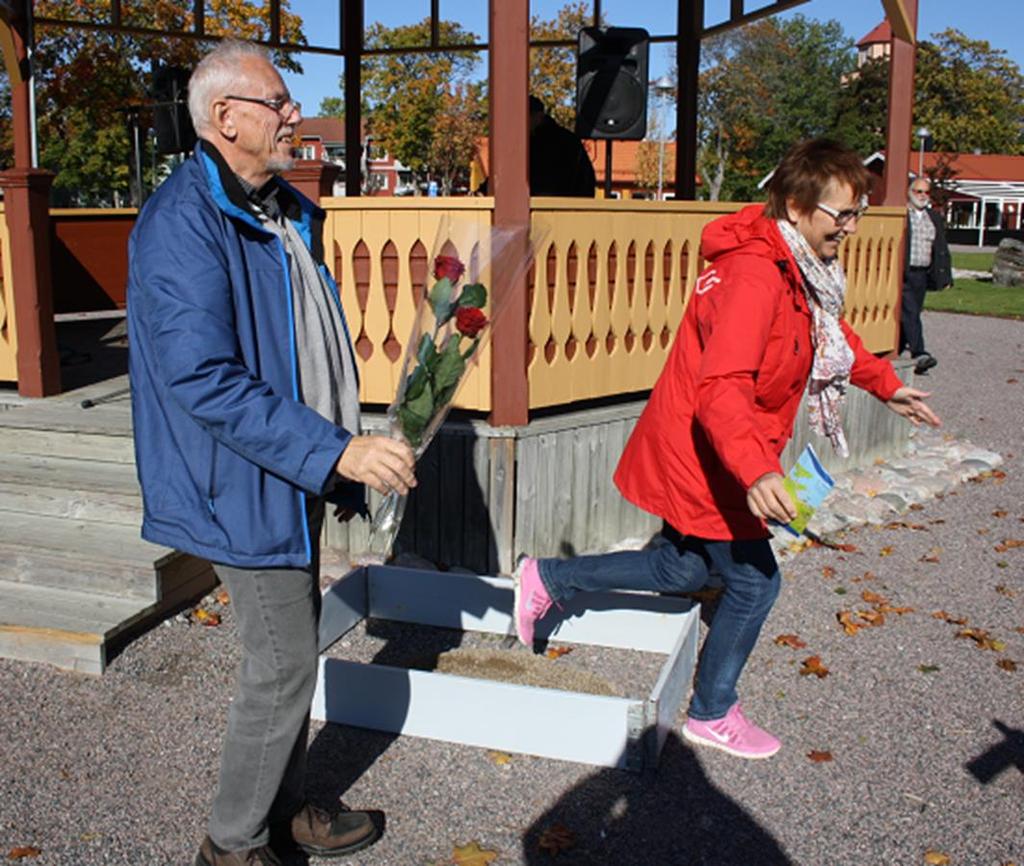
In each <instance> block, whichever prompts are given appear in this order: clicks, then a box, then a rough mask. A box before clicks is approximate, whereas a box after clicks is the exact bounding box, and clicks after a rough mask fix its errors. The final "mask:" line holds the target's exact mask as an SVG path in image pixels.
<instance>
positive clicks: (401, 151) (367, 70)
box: [328, 18, 487, 183]
mask: <svg viewBox="0 0 1024 866" xmlns="http://www.w3.org/2000/svg"><path fill="white" fill-rule="evenodd" d="M438 26H439V30H440V38H439V41H440V43H441V44H442V45H466V44H471V43H475V42H479V37H477V35H476V34H474V33H471V32H469V31H468V30H465V29H463V28H462V27H461V26H460V25H459V24H457V23H455V22H454V21H440V22H438ZM364 42H365V46H366V48H367V49H374V48H392V49H400V48H402V47H410V48H412V47H416V46H422V45H427V44H429V42H430V19H429V18H425V19H424V20H423V21H421V22H419V23H418V24H410V25H405V26H401V27H385V26H384V25H383V24H381V23H380V22H376V23H374V24H372V25H370V26H369V27H368V28H367V30H366V35H365V40H364ZM476 65H477V56H476V54H475V53H473V52H469V51H449V50H444V49H441V50H439V51H436V52H423V51H415V52H409V53H394V54H372V55H368V56H366V57H364V58H363V69H362V79H363V93H362V97H363V104H362V109H363V116H364V117H365V118H366V123H367V127H368V129H369V132H370V134H372V135H373V138H374V140H375V141H376V142H377V143H378V144H379V145H381V147H383V148H384V149H385V150H386V151H387V152H388V153H390V154H391V155H392V156H394V157H395V158H396V159H398V160H400V161H401V162H402V163H403V164H405V165H406V166H407V167H408V168H410V169H411V170H412V172H413V174H414V176H415V177H416V179H417V180H418V181H425V180H427V179H435V180H438V181H439V182H440V183H444V182H445V179H446V178H447V179H448V182H449V183H451V182H453V181H452V178H453V177H454V174H453V171H454V169H453V168H452V159H453V153H455V152H456V151H458V152H459V153H461V150H460V145H457V144H455V143H453V142H444V141H441V140H440V138H441V136H442V135H452V134H453V132H455V129H454V126H455V125H454V124H453V123H452V122H450V120H449V119H448V118H446V117H445V112H446V111H455V112H457V114H458V116H459V118H460V122H459V129H458V131H457V134H458V136H459V137H460V139H461V138H463V137H465V136H467V135H468V136H473V137H476V136H479V135H483V134H485V132H486V113H487V112H486V103H485V102H484V100H483V89H482V88H481V87H478V86H475V85H473V83H472V74H473V72H474V71H475V67H476ZM332 105H333V106H335V107H339V106H337V104H336V103H333V104H332ZM328 107H331V106H330V105H329V106H328ZM466 124H468V127H466V128H463V126H464V125H466ZM442 129H443V130H444V132H443V133H442V131H441V130H442ZM471 156H472V154H471V153H470V155H469V157H467V158H466V159H465V161H464V171H465V172H467V173H468V171H469V162H470V158H471Z"/></svg>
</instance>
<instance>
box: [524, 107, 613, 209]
mask: <svg viewBox="0 0 1024 866" xmlns="http://www.w3.org/2000/svg"><path fill="white" fill-rule="evenodd" d="M596 187H597V181H596V179H595V177H594V165H593V163H591V161H590V157H589V156H588V155H587V151H586V148H584V147H583V142H581V141H580V140H579V138H577V136H576V134H575V133H574V132H571V131H570V130H568V129H566V128H565V127H564V126H559V125H558V124H557V123H556V122H555V121H554V120H553V119H552V118H551V117H550V116H549V115H548V114H547V112H546V111H545V110H544V103H543V102H541V101H540V100H539V99H538V98H537V97H536V96H531V97H530V195H557V196H576V197H580V198H593V197H594V194H595V190H596Z"/></svg>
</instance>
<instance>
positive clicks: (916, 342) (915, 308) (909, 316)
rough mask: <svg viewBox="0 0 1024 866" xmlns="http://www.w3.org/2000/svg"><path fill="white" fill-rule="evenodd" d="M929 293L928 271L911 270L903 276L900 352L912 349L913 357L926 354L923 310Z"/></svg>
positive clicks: (922, 269)
mask: <svg viewBox="0 0 1024 866" xmlns="http://www.w3.org/2000/svg"><path fill="white" fill-rule="evenodd" d="M927 291H928V269H927V268H909V269H908V270H907V271H906V272H905V273H904V274H903V303H902V307H901V309H900V351H901V352H902V351H903V350H904V349H910V354H911V355H912V356H913V357H915V358H916V357H917V356H918V355H923V354H925V348H924V329H923V328H922V327H921V310H922V309H924V295H925V292H927Z"/></svg>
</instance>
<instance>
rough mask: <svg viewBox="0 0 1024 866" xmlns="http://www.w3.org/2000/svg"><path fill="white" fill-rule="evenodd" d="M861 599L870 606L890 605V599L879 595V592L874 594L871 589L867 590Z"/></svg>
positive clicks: (861, 595)
mask: <svg viewBox="0 0 1024 866" xmlns="http://www.w3.org/2000/svg"><path fill="white" fill-rule="evenodd" d="M860 597H861V598H862V599H864V601H866V602H867V603H868V604H888V603H889V599H887V598H884V597H883V596H881V595H879V594H878V593H877V592H872V591H871V590H870V589H865V590H864V591H863V592H862V593H861V594H860Z"/></svg>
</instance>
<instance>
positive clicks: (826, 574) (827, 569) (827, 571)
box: [821, 565, 836, 580]
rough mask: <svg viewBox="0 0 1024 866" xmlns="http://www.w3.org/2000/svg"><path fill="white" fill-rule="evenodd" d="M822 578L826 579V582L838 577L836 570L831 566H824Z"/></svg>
mask: <svg viewBox="0 0 1024 866" xmlns="http://www.w3.org/2000/svg"><path fill="white" fill-rule="evenodd" d="M821 576H822V577H823V578H825V580H831V579H832V578H833V577H835V576H836V570H835V569H834V568H833V567H832V566H831V565H823V566H822V567H821Z"/></svg>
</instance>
